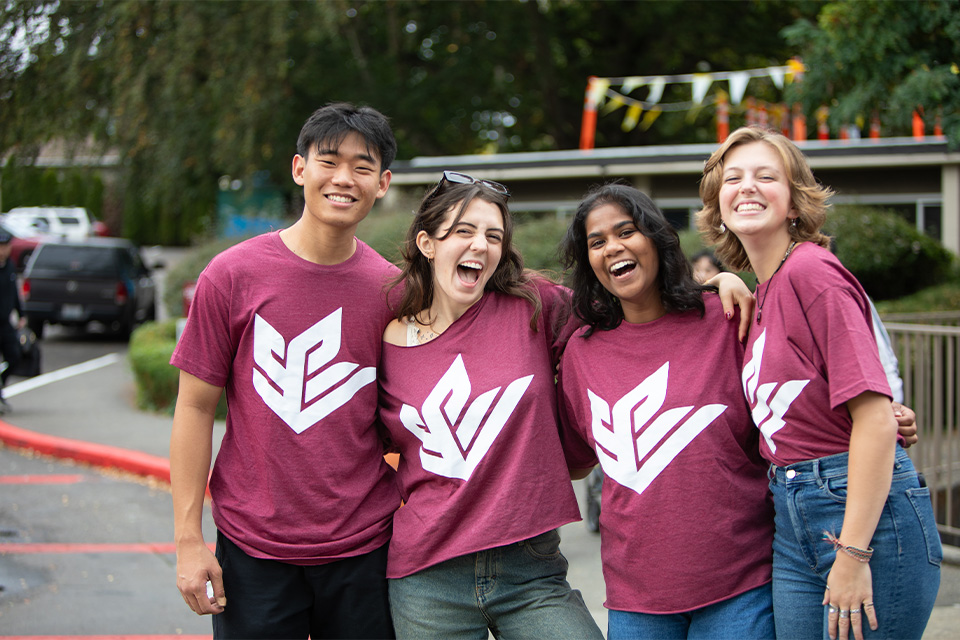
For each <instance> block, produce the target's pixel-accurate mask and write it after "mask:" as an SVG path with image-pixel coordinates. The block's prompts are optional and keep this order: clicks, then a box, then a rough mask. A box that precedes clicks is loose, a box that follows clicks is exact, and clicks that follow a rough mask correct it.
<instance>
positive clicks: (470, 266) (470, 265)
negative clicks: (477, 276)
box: [460, 260, 483, 269]
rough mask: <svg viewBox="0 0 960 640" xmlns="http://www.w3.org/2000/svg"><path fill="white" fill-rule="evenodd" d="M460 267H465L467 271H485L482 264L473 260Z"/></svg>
mask: <svg viewBox="0 0 960 640" xmlns="http://www.w3.org/2000/svg"><path fill="white" fill-rule="evenodd" d="M460 266H461V267H464V268H465V269H483V265H482V264H480V263H479V262H474V261H472V260H470V261H467V262H461V263H460Z"/></svg>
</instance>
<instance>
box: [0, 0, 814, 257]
mask: <svg viewBox="0 0 960 640" xmlns="http://www.w3.org/2000/svg"><path fill="white" fill-rule="evenodd" d="M819 6H820V5H819V4H818V3H817V2H814V1H806V2H790V3H781V2H778V3H775V2H764V1H761V0H737V1H731V2H707V1H700V0H697V1H681V0H663V1H660V2H626V1H609V2H605V1H600V0H584V1H575V0H509V1H494V0H472V1H464V2H431V1H428V0H408V1H401V0H383V1H371V0H322V1H321V0H309V1H306V0H273V1H271V2H258V1H245V0H237V1H234V2H213V1H207V0H197V1H193V2H162V1H157V0H99V1H90V2H72V1H67V0H4V2H3V4H2V5H0V155H3V154H7V153H13V154H15V155H16V156H17V157H18V158H20V159H25V160H27V161H29V159H30V158H32V157H33V156H34V155H35V154H36V153H37V150H38V149H39V148H40V146H41V145H43V144H44V143H46V142H49V141H51V140H54V139H67V140H69V141H71V142H75V143H77V144H78V146H80V145H82V146H84V148H87V147H88V146H89V145H91V144H93V145H99V146H101V147H103V148H111V149H114V150H116V151H118V152H119V153H120V157H121V162H122V165H121V166H122V180H121V186H122V196H123V197H122V201H123V203H124V216H123V220H124V233H125V235H128V236H130V237H133V238H135V239H138V240H141V241H144V242H147V241H149V242H164V243H168V242H177V243H180V242H186V241H188V240H189V239H190V238H191V237H192V236H194V235H196V234H197V233H200V232H202V231H203V230H204V229H205V228H206V226H207V225H209V224H210V223H211V213H212V212H213V211H214V209H215V202H216V195H217V190H216V189H217V187H216V185H217V181H218V180H219V179H220V178H221V177H222V176H224V175H229V176H231V177H233V178H240V179H243V180H246V181H247V183H249V182H250V180H249V179H250V177H251V176H252V175H253V174H254V173H255V172H257V171H268V172H269V174H270V175H271V176H272V182H273V183H274V184H276V185H277V186H280V187H281V188H284V189H287V190H288V194H289V197H290V202H291V205H290V206H291V209H294V208H295V204H294V201H295V200H296V198H295V191H294V190H293V188H292V187H293V185H292V183H291V181H290V180H289V177H288V176H289V171H290V158H291V156H292V155H293V153H294V150H295V142H296V138H297V134H298V132H299V128H300V126H301V124H302V122H303V121H304V120H305V118H306V117H307V116H308V115H309V114H310V113H311V112H312V111H313V110H314V109H316V108H317V107H319V106H321V105H323V104H325V103H327V102H331V101H335V100H347V101H352V102H357V103H362V104H370V105H372V106H374V107H377V108H379V109H381V110H382V111H383V112H384V113H386V114H388V115H389V116H390V117H391V119H392V121H393V123H394V128H395V131H396V134H397V139H398V144H399V157H400V158H411V157H414V156H417V155H453V154H464V153H480V152H489V151H536V150H551V149H569V148H575V147H576V146H577V144H578V140H579V131H580V120H581V110H582V105H583V95H584V90H585V87H586V82H587V78H588V77H589V76H591V75H597V76H608V77H610V76H630V75H652V74H670V73H687V72H690V71H694V70H709V69H712V70H717V71H721V70H735V69H741V68H749V67H757V66H768V65H771V64H782V63H783V62H784V61H785V60H786V58H788V57H789V56H791V55H794V54H795V53H796V52H795V51H794V50H793V49H792V48H790V46H789V45H788V44H786V43H785V42H784V41H783V40H781V39H780V38H779V36H778V32H779V30H780V29H781V28H782V27H783V26H785V25H789V24H791V23H793V22H794V21H795V20H797V19H800V18H805V17H806V18H812V17H813V16H815V15H816V12H817V10H818V8H819ZM667 98H669V96H667V97H665V99H667ZM713 139H714V132H713V123H712V113H711V112H710V110H709V109H704V110H702V111H700V112H691V113H685V114H677V115H670V114H664V115H663V116H661V118H660V119H659V120H658V121H657V123H656V126H655V127H653V128H651V129H649V130H646V131H644V130H641V129H640V128H637V129H635V130H633V131H631V132H627V133H625V132H623V131H622V130H621V129H620V118H617V117H610V118H601V119H600V122H599V123H598V129H597V135H596V140H597V145H598V146H626V145H636V144H654V143H665V142H708V141H712V140H713Z"/></svg>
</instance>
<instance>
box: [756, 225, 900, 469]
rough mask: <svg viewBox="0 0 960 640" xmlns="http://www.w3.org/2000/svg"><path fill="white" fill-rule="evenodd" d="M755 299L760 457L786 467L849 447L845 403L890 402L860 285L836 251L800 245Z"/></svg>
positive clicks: (889, 394) (871, 323)
mask: <svg viewBox="0 0 960 640" xmlns="http://www.w3.org/2000/svg"><path fill="white" fill-rule="evenodd" d="M757 300H758V301H762V303H763V307H762V313H761V314H760V318H761V322H760V323H759V324H757V323H756V321H754V322H753V323H752V324H751V326H750V337H749V339H748V340H747V356H746V358H745V361H744V364H743V375H742V383H743V390H744V393H745V394H746V396H747V402H748V403H749V404H750V408H751V411H752V412H753V421H754V422H755V423H756V425H757V426H758V427H759V428H760V432H761V433H762V434H763V437H762V438H761V439H760V452H761V453H762V454H763V457H764V458H766V459H767V460H769V461H770V462H772V463H774V464H777V465H781V466H785V465H788V464H792V463H794V462H801V461H803V460H813V459H816V458H822V457H824V456H830V455H834V454H837V453H843V452H845V451H847V450H849V448H850V431H851V428H852V424H853V423H852V421H851V419H850V413H849V412H848V411H847V408H846V404H845V403H846V402H847V401H848V400H851V399H853V398H855V397H856V396H858V395H859V394H861V393H863V392H865V391H873V392H876V393H879V394H883V395H885V396H887V397H888V398H889V397H891V393H890V385H889V384H887V378H886V374H885V373H884V370H883V365H882V364H881V363H880V357H879V355H878V354H877V342H876V339H875V337H874V334H873V320H872V318H871V314H870V304H869V302H868V300H867V294H866V293H865V292H864V291H863V287H861V286H860V283H859V282H857V280H856V278H854V277H853V275H852V274H851V273H850V272H849V271H847V270H846V269H845V268H844V267H843V265H842V264H840V261H839V260H837V258H836V256H834V255H833V254H832V253H830V252H829V251H827V250H826V249H824V248H822V247H819V246H817V245H814V244H810V243H802V244H799V245H797V247H796V248H795V249H794V250H793V252H792V253H791V254H790V257H789V258H788V259H787V261H786V262H784V263H783V266H782V267H781V268H780V270H779V271H778V272H777V273H776V274H774V276H773V277H772V278H770V279H768V280H767V281H766V282H764V283H763V284H761V285H760V286H759V287H757ZM754 318H756V315H755V316H754Z"/></svg>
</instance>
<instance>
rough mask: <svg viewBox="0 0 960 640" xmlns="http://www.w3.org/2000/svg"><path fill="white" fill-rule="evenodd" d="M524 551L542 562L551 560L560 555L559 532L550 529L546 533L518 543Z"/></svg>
mask: <svg viewBox="0 0 960 640" xmlns="http://www.w3.org/2000/svg"><path fill="white" fill-rule="evenodd" d="M520 546H521V547H523V549H524V551H526V552H527V553H528V554H530V555H531V556H533V557H534V558H539V559H543V560H552V559H554V558H556V557H558V556H559V555H560V532H559V531H557V530H556V529H551V530H550V531H547V532H546V533H541V534H540V535H538V536H534V537H533V538H529V539H527V540H524V541H523V542H521V543H520Z"/></svg>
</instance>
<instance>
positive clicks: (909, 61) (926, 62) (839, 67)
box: [784, 0, 960, 147]
mask: <svg viewBox="0 0 960 640" xmlns="http://www.w3.org/2000/svg"><path fill="white" fill-rule="evenodd" d="M784 36H785V37H786V39H787V41H788V42H790V43H791V44H793V45H795V46H797V47H798V48H802V56H803V60H804V62H805V63H806V66H807V73H806V74H805V75H804V79H803V82H802V83H798V84H796V85H794V87H793V90H794V92H795V94H794V97H796V98H797V99H799V100H802V101H803V103H804V105H805V107H806V110H807V111H808V112H809V111H812V110H813V109H816V108H817V107H819V106H820V105H828V106H829V107H830V121H831V125H832V126H833V128H838V127H839V126H841V125H848V124H853V123H855V122H858V121H859V122H869V119H870V118H871V116H872V114H873V113H874V112H877V113H878V114H879V115H880V119H881V122H882V125H881V126H882V127H883V135H885V136H886V135H910V133H911V120H912V114H913V111H914V110H915V109H917V108H918V107H920V108H922V112H923V116H924V119H925V123H926V130H927V133H930V132H931V131H932V130H933V123H934V119H935V117H936V114H937V113H940V114H942V123H943V129H944V133H945V134H946V135H947V136H948V137H949V139H950V141H951V144H952V145H953V146H955V147H956V146H960V66H958V65H960V2H958V1H957V0H915V1H911V2H899V1H897V0H869V1H856V2H852V1H843V2H831V3H828V4H826V5H824V6H823V7H822V9H821V10H820V13H819V15H818V18H817V22H816V24H814V23H813V22H811V21H809V20H800V21H798V22H797V23H796V24H794V25H792V26H791V27H789V28H787V29H784Z"/></svg>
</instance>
